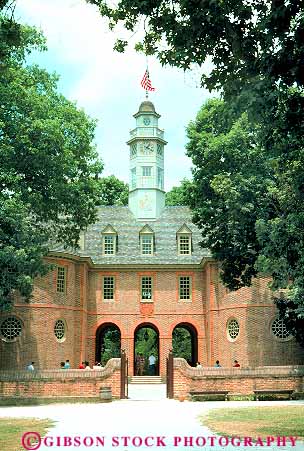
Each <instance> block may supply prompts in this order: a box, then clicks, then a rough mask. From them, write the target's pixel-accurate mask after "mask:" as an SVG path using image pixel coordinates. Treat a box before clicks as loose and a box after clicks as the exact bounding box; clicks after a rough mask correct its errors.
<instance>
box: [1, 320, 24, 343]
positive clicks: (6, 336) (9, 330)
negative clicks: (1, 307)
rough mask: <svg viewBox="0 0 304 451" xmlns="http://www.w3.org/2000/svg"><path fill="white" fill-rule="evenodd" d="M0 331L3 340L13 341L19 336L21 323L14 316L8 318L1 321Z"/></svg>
mask: <svg viewBox="0 0 304 451" xmlns="http://www.w3.org/2000/svg"><path fill="white" fill-rule="evenodd" d="M0 331H1V337H2V339H3V340H5V341H15V340H16V338H17V337H19V336H20V335H21V332H22V322H21V321H20V319H18V318H16V317H15V316H9V317H8V318H6V319H5V320H3V321H2V323H1V327H0Z"/></svg>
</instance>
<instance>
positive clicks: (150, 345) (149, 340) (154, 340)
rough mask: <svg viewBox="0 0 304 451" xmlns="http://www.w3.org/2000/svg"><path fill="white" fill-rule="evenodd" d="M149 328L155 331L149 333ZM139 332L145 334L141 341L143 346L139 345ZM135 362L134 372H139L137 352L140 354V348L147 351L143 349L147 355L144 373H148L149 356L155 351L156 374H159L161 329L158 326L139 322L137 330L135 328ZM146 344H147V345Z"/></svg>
mask: <svg viewBox="0 0 304 451" xmlns="http://www.w3.org/2000/svg"><path fill="white" fill-rule="evenodd" d="M148 330H150V331H153V333H151V332H150V333H149V332H148ZM139 333H141V335H143V337H141V341H142V346H140V345H138V338H140V337H139ZM133 342H134V353H133V355H134V362H133V367H134V369H133V370H134V374H136V373H137V371H136V358H137V354H138V349H143V350H145V351H143V354H144V357H145V371H144V375H145V374H146V375H147V374H148V370H147V368H148V357H149V355H151V353H153V354H154V355H155V354H157V355H155V357H156V368H155V370H156V371H155V376H156V375H159V330H158V328H157V327H156V326H155V325H154V324H152V323H149V322H144V323H141V324H139V325H138V326H137V327H136V328H135V330H134V340H133ZM145 344H146V346H145Z"/></svg>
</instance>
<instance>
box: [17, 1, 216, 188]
mask: <svg viewBox="0 0 304 451" xmlns="http://www.w3.org/2000/svg"><path fill="white" fill-rule="evenodd" d="M15 18H16V19H17V20H20V22H23V23H27V24H29V25H35V26H36V27H38V28H39V29H41V30H42V32H43V34H44V35H45V36H46V38H47V46H48V51H47V52H43V53H38V52H37V53H34V54H32V56H31V61H33V62H35V63H37V64H39V66H41V67H44V68H46V69H47V70H48V71H49V72H56V73H57V74H58V75H59V76H60V81H59V85H58V87H59V90H60V92H61V93H62V94H63V95H65V97H67V98H68V99H70V100H72V101H75V102H76V103H77V106H78V107H79V108H83V109H84V110H85V112H86V113H87V114H88V115H89V116H91V117H93V118H95V119H97V120H98V125H97V128H96V134H95V143H96V146H97V150H98V153H99V155H100V156H101V158H102V160H103V162H104V171H103V174H102V175H103V176H107V175H111V174H114V175H115V176H116V177H118V178H119V179H120V180H123V181H125V182H129V149H128V146H127V144H126V141H127V140H128V139H129V132H130V130H131V129H133V128H134V127H135V119H134V118H133V114H134V113H136V112H137V111H138V107H139V105H140V103H141V102H142V101H143V100H145V91H144V89H143V88H142V87H141V86H140V81H141V79H142V77H143V75H144V72H145V69H146V57H145V56H144V55H142V54H139V53H137V52H136V51H135V50H134V44H135V43H136V42H137V41H139V40H140V36H141V34H140V31H138V32H137V33H136V34H135V36H131V35H130V33H129V32H127V31H126V30H124V29H122V28H120V29H117V30H116V31H114V32H113V31H110V30H109V28H108V25H107V21H106V19H104V18H102V17H101V16H100V14H99V12H98V9H97V8H96V7H95V6H94V5H89V4H87V3H86V2H85V0H17V9H16V12H15ZM118 37H119V38H122V39H127V40H128V41H129V42H130V45H129V47H128V49H127V51H126V52H125V53H123V54H121V53H117V52H115V51H114V50H113V45H114V43H115V41H116V39H117V38H118ZM148 64H149V72H150V79H151V82H152V86H154V87H155V89H156V90H155V92H152V93H151V94H150V95H149V100H151V101H152V102H153V103H154V105H155V108H156V111H157V112H158V113H159V114H161V118H160V120H159V126H160V128H162V129H164V131H165V139H166V140H167V141H168V144H167V146H166V148H165V190H166V191H169V190H170V189H171V188H172V186H178V185H179V184H180V181H181V180H182V179H183V178H184V177H186V178H189V177H191V160H190V159H189V158H188V157H187V156H186V155H185V144H186V142H187V138H186V126H187V125H188V123H189V122H190V120H193V119H195V116H196V114H197V112H198V110H199V108H200V107H201V105H202V104H203V103H204V102H205V101H206V100H207V98H208V97H210V94H209V92H208V91H206V90H204V89H202V88H201V87H199V78H200V76H199V70H198V69H197V70H194V71H191V72H190V71H189V72H187V73H184V72H183V71H182V70H180V69H176V68H171V67H169V66H165V67H162V66H161V65H160V64H159V63H158V61H157V60H156V59H155V58H154V57H149V60H148ZM204 70H208V65H206V66H205V68H204Z"/></svg>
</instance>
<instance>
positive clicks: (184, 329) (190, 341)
mask: <svg viewBox="0 0 304 451" xmlns="http://www.w3.org/2000/svg"><path fill="white" fill-rule="evenodd" d="M172 348H173V356H174V357H182V358H183V359H185V360H187V362H188V363H189V365H191V366H196V364H197V331H196V329H195V327H194V326H192V324H189V323H180V324H178V325H177V326H175V328H174V329H173V333H172Z"/></svg>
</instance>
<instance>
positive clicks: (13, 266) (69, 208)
mask: <svg viewBox="0 0 304 451" xmlns="http://www.w3.org/2000/svg"><path fill="white" fill-rule="evenodd" d="M6 26H7V19H6V18H4V17H2V16H1V17H0V33H2V37H3V36H4V35H3V33H4V31H3V30H4V29H6ZM3 27H4V28H3ZM6 45H7V49H4V53H5V55H4V56H3V54H2V57H3V59H2V62H3V65H1V70H0V98H1V108H0V149H1V152H0V211H1V215H0V237H1V239H0V273H1V274H2V275H1V277H0V307H2V308H9V305H10V303H11V301H12V298H13V295H14V292H15V290H17V291H19V292H20V294H21V295H23V296H25V298H27V299H28V298H29V297H30V295H31V291H32V287H33V278H34V277H36V276H37V275H39V274H40V275H43V274H45V272H46V270H47V267H46V266H45V265H44V264H43V261H42V257H43V256H45V255H46V254H47V252H48V245H49V244H50V241H51V240H53V241H56V242H57V243H61V244H63V245H64V246H76V245H77V242H78V239H79V233H80V231H81V230H83V229H85V228H86V227H87V226H88V225H89V224H90V223H92V222H94V220H95V218H96V205H98V203H99V200H100V195H101V184H100V181H99V179H98V176H99V174H100V172H101V170H102V163H101V162H100V161H99V160H98V158H97V153H96V150H95V148H94V146H93V145H92V140H93V137H94V129H95V122H94V121H93V120H92V119H90V118H88V117H87V116H86V115H85V113H84V112H83V111H79V110H78V109H77V108H76V106H75V105H74V104H73V103H72V102H70V101H68V100H67V99H65V98H64V97H63V96H62V95H60V94H59V93H58V92H57V87H56V84H57V76H55V75H51V74H48V73H47V72H46V71H45V70H42V69H40V68H38V67H37V66H29V67H28V66H27V67H26V66H25V55H26V54H27V53H29V52H30V51H31V50H32V49H33V48H40V49H42V48H43V47H44V38H43V37H42V36H41V35H40V34H39V33H38V32H37V31H36V30H35V29H31V28H29V27H26V26H21V25H20V39H19V40H18V45H17V44H16V45H12V44H11V43H8V41H7V40H5V39H4V40H3V41H1V44H0V52H1V51H2V50H3V48H4V47H3V46H6Z"/></svg>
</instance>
